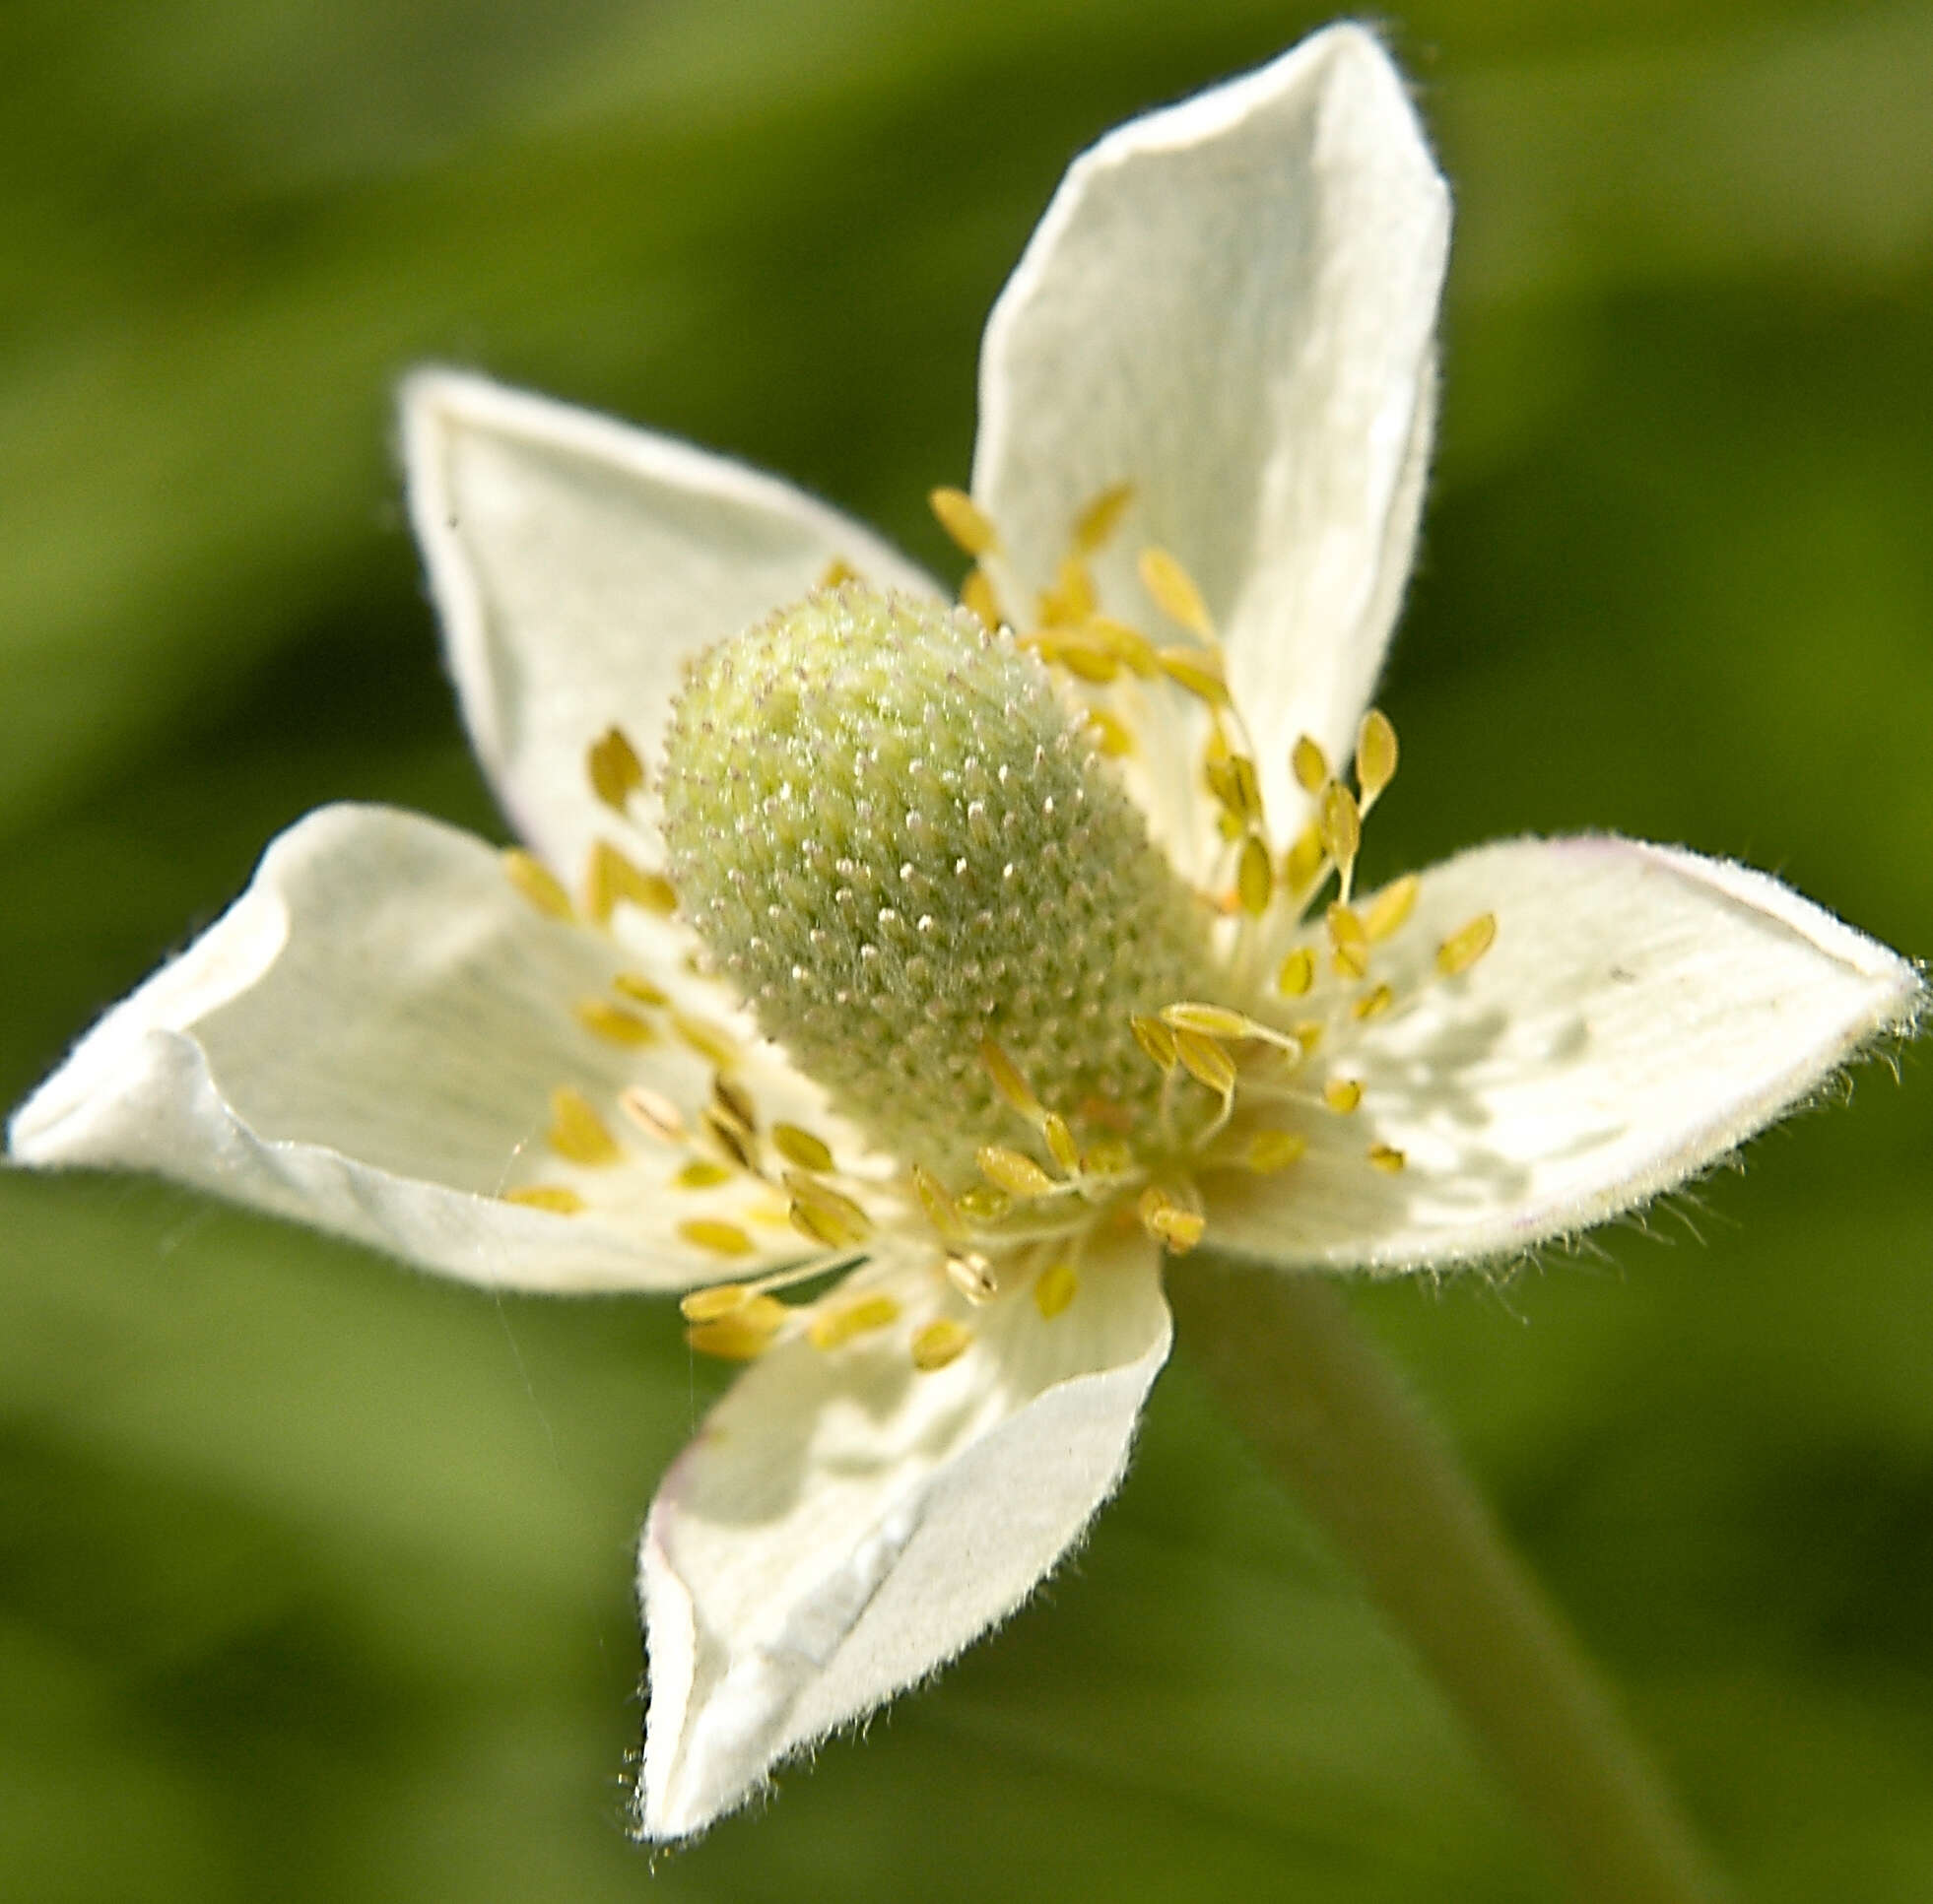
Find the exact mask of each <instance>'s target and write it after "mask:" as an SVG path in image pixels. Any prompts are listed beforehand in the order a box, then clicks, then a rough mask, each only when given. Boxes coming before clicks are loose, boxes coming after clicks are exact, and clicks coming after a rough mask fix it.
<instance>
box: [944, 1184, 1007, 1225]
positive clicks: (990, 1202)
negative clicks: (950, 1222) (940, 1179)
mask: <svg viewBox="0 0 1933 1904" xmlns="http://www.w3.org/2000/svg"><path fill="white" fill-rule="evenodd" d="M954 1201H955V1202H956V1203H957V1204H958V1205H959V1206H960V1214H961V1215H963V1216H965V1217H967V1220H968V1221H969V1222H974V1223H997V1222H998V1221H999V1220H1000V1219H1001V1217H1003V1216H1004V1215H1006V1214H1007V1213H1008V1212H1009V1211H1010V1210H1012V1209H1013V1207H1014V1200H1013V1198H1012V1197H1010V1196H1008V1194H1007V1193H1006V1191H1004V1190H1002V1189H1001V1188H1000V1186H999V1185H998V1184H995V1183H969V1184H968V1185H967V1188H966V1189H965V1190H963V1191H962V1192H961V1193H960V1195H959V1196H958V1197H956V1198H955V1199H954Z"/></svg>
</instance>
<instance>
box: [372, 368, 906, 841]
mask: <svg viewBox="0 0 1933 1904" xmlns="http://www.w3.org/2000/svg"><path fill="white" fill-rule="evenodd" d="M402 415H403V453H404V459H405V463H406V465H407V473H408V480H409V499H410V514H411V518H412V520H413V521H414V523H415V526H416V533H417V538H418V541H419V542H420V543H421V545H422V548H423V553H424V558H425V560H426V562H427V564H428V566H429V573H430V588H431V593H432V594H433V596H434V598H435V602H436V607H437V610H438V612H439V614H440V616H441V618H442V624H443V638H444V642H445V645H446V647H447V650H448V654H449V663H450V671H451V673H452V674H453V675H454V676H455V678H456V686H457V691H458V694H459V695H460V697H461V700H462V704H463V713H464V718H465V719H466V720H467V721H468V723H469V726H470V732H471V734H472V736H473V738H474V739H475V742H476V747H477V752H478V754H479V755H480V756H481V757H482V760H483V763H484V766H485V768H486V770H487V771H488V772H489V774H490V776H491V779H492V781H493V783H494V784H495V786H496V788H497V790H498V794H499V796H500V799H501V800H502V802H503V805H504V809H505V811H506V812H507V813H508V814H509V815H510V817H511V818H512V819H513V820H514V821H515V822H516V824H517V827H518V829H519V831H521V832H522V833H523V835H524V837H525V838H527V839H529V840H530V841H531V842H532V843H533V844H534V845H536V846H537V847H538V849H539V850H540V851H541V852H542V853H543V854H544V856H545V858H546V859H548V860H549V862H550V863H551V864H552V865H553V866H554V867H557V868H559V869H560V870H561V871H564V872H565V873H566V874H567V877H574V876H575V872H576V869H577V868H578V867H579V865H580V864H581V863H582V858H583V855H584V853H585V851H586V850H587V849H588V847H589V845H590V842H591V839H592V836H593V834H594V832H595V831H596V830H597V829H598V827H599V824H600V815H599V813H598V811H597V808H596V804H595V802H594V800H593V799H592V796H591V792H590V788H589V786H588V785H587V783H586V780H585V774H584V755H585V750H586V749H587V748H588V747H589V746H590V745H591V743H592V742H594V741H595V740H597V738H598V737H599V736H600V735H601V734H603V733H604V732H605V730H606V729H607V728H609V727H610V726H611V725H612V724H613V723H614V722H615V723H617V724H618V725H620V726H622V727H623V728H624V730H625V732H626V733H627V734H628V735H629V737H630V738H631V740H632V742H633V745H634V746H635V747H636V749H637V751H638V752H639V753H640V755H643V757H644V758H645V760H646V761H647V762H651V761H653V760H654V758H655V755H656V752H657V746H658V739H659V734H660V731H661V729H662V727H663V724H664V718H665V713H666V710H667V709H668V708H669V706H670V703H671V699H672V696H673V695H674V694H675V692H676V691H677V688H678V683H679V678H680V674H681V671H682V669H683V667H684V665H685V663H686V661H687V660H689V659H690V658H691V656H693V655H694V654H697V653H699V652H700V650H702V649H704V648H707V647H709V646H710V645H711V644H712V643H713V642H716V641H721V640H723V639H725V638H726V637H727V636H729V635H733V634H736V633H738V632H739V630H740V629H742V628H746V627H749V626H751V624H753V623H755V622H757V621H759V620H761V619H762V618H763V617H765V616H767V615H769V614H770V613H771V612H772V610H774V609H776V608H780V607H782V606H784V605H785V604H786V603H788V602H792V601H796V600H797V599H798V598H799V597H800V596H802V595H804V594H805V593H806V592H807V591H808V590H809V589H811V588H813V587H814V586H816V585H817V584H818V582H819V581H820V580H821V579H822V578H823V577H824V576H825V574H826V572H827V569H828V567H829V565H830V564H832V563H833V562H834V561H843V562H846V563H848V564H850V565H851V567H853V568H854V569H856V570H858V571H859V572H860V573H861V574H863V575H864V576H866V577H867V578H868V579H869V580H871V581H874V582H876V583H878V584H880V585H882V586H885V587H892V588H902V589H907V590H910V591H913V592H916V593H920V594H925V595H932V594H936V593H938V592H940V591H939V590H938V589H937V588H936V586H935V584H934V583H933V582H931V581H930V580H929V579H928V578H927V577H926V576H925V575H924V574H922V573H921V571H920V570H919V569H917V568H916V567H914V566H913V565H912V564H911V563H910V562H908V561H906V560H905V559H904V558H902V557H901V556H900V555H899V554H898V553H897V552H895V551H894V550H893V549H891V548H889V547H888V546H887V545H886V544H885V543H883V542H882V541H881V540H880V539H879V538H878V537H877V536H875V535H873V534H872V533H871V532H870V531H868V530H866V529H864V528H862V527H861V526H860V525H859V524H857V523H855V522H853V521H851V520H850V519H848V518H847V517H845V516H842V515H840V514H839V513H838V512H837V511H836V510H833V509H831V508H829V507H827V506H826V505H825V504H824V503H821V502H817V501H815V500H813V498H812V497H810V496H807V495H805V494H802V493H801V492H799V491H797V490H795V489H792V488H791V487H790V486H789V485H787V484H784V483H781V482H779V481H778V480H777V479H775V478H773V477H769V476H763V475H760V474H758V473H757V472H755V471H752V470H749V469H746V468H744V467H742V466H741V465H739V464H737V463H733V462H730V461H728V460H727V459H726V458H724V457H721V456H713V455H708V454H706V453H705V452H704V451H702V450H699V449H694V448H692V447H691V446H689V445H688V444H685V443H680V442H675V441H673V440H671V439H670V438H668V437H664V436H658V435H653V434H651V433H649V432H647V431H645V430H640V429H633V428H629V427H626V426H625V425H623V424H619V423H615V422H613V421H611V420H610V419H608V418H604V417H598V416H594V415H591V414H590V413H588V412H586V411H582V410H575V409H572V408H570V407H569V406H567V405H565V404H559V403H552V402H549V401H547V400H545V399H544V398H541V397H534V396H527V395H525V394H523V393H522V392H519V391H514V390H506V389H503V388H502V387H501V386H500V385H498V384H495V383H491V382H488V381H486V380H485V379H483V378H481V377H476V376H468V375H463V374H460V373H457V372H454V371H446V370H425V371H420V372H419V373H418V374H416V375H415V376H413V377H411V378H410V380H409V381H408V382H407V383H406V384H405V385H404V387H403V395H402ZM602 818H603V820H604V821H608V818H609V817H608V815H607V816H603V817H602Z"/></svg>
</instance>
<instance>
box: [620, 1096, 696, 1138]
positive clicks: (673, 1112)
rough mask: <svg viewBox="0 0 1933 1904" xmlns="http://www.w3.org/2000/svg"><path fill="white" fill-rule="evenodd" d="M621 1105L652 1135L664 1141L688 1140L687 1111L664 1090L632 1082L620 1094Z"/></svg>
mask: <svg viewBox="0 0 1933 1904" xmlns="http://www.w3.org/2000/svg"><path fill="white" fill-rule="evenodd" d="M618 1108H619V1109H620V1110H621V1111H623V1112H624V1114H625V1115H626V1116H627V1117H628V1118H630V1119H631V1121H632V1122H633V1124H635V1125H636V1126H638V1128H639V1129H640V1130H644V1131H648V1132H649V1133H650V1134H651V1136H653V1137H654V1138H657V1139H658V1140H659V1141H660V1142H661V1143H665V1144H682V1143H684V1141H685V1114H684V1112H683V1111H681V1110H680V1109H679V1108H678V1106H677V1105H676V1104H674V1103H673V1102H672V1101H671V1099H670V1098H668V1097H666V1096H665V1095H664V1093H663V1092H662V1091H655V1090H652V1089H651V1088H650V1087H649V1086H648V1085H646V1084H632V1085H630V1086H628V1087H627V1088H626V1089H625V1090H623V1091H621V1092H620V1093H619V1095H618Z"/></svg>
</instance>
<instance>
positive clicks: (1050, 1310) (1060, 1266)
mask: <svg viewBox="0 0 1933 1904" xmlns="http://www.w3.org/2000/svg"><path fill="white" fill-rule="evenodd" d="M1080 1289H1081V1279H1080V1277H1079V1275H1078V1274H1077V1273H1076V1271H1075V1268H1074V1265H1073V1264H1072V1263H1069V1262H1067V1261H1066V1260H1065V1259H1063V1260H1062V1261H1060V1262H1058V1263H1053V1264H1050V1265H1049V1266H1048V1267H1047V1268H1046V1269H1044V1270H1042V1271H1041V1272H1040V1274H1039V1275H1038V1276H1036V1277H1035V1278H1034V1279H1033V1306H1034V1308H1036V1309H1037V1310H1039V1312H1040V1319H1041V1320H1042V1321H1043V1322H1052V1321H1053V1319H1054V1318H1055V1317H1056V1316H1057V1315H1059V1314H1061V1313H1062V1311H1063V1310H1065V1309H1066V1307H1067V1305H1068V1304H1069V1303H1071V1302H1072V1301H1073V1300H1074V1298H1075V1296H1077V1295H1078V1294H1079V1293H1080Z"/></svg>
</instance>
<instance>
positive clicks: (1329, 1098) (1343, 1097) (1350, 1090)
mask: <svg viewBox="0 0 1933 1904" xmlns="http://www.w3.org/2000/svg"><path fill="white" fill-rule="evenodd" d="M1322 1101H1323V1103H1325V1104H1326V1105H1328V1107H1329V1108H1330V1109H1331V1110H1332V1111H1334V1112H1335V1113H1336V1115H1337V1116H1338V1117H1347V1116H1348V1115H1349V1114H1350V1112H1351V1111H1353V1110H1355V1108H1356V1107H1357V1105H1359V1104H1360V1103H1362V1101H1363V1086H1362V1083H1360V1082H1359V1081H1358V1080H1357V1079H1354V1078H1331V1079H1330V1080H1329V1082H1328V1083H1326V1084H1324V1085H1323V1086H1322Z"/></svg>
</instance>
